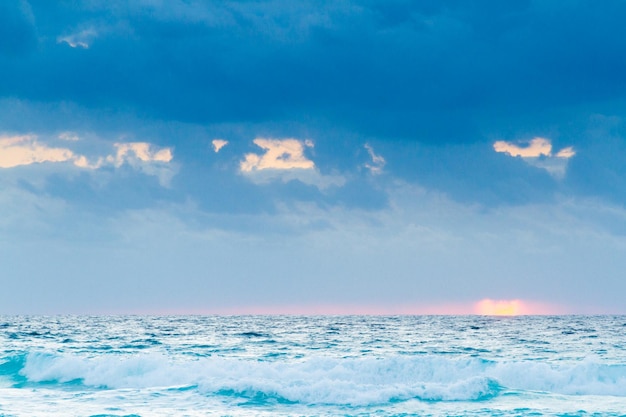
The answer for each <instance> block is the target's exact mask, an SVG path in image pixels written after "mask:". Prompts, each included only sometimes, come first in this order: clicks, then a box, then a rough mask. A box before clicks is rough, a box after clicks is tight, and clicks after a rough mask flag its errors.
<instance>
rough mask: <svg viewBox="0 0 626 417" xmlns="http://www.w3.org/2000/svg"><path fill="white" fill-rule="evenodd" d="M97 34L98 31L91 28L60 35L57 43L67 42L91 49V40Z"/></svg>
mask: <svg viewBox="0 0 626 417" xmlns="http://www.w3.org/2000/svg"><path fill="white" fill-rule="evenodd" d="M96 36H97V32H96V31H95V30H94V29H92V28H90V29H85V30H82V31H80V32H77V33H73V34H70V35H66V36H59V37H58V38H57V43H66V44H67V45H69V46H70V47H72V48H83V49H89V46H90V45H91V41H92V40H93V39H94V38H95V37H96Z"/></svg>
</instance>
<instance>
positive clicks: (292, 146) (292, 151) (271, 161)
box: [239, 138, 345, 189]
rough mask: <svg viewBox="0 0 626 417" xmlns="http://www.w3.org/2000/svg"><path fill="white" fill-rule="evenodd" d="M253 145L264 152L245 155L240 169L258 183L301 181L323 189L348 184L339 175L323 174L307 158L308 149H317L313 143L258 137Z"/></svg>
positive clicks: (291, 139)
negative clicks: (306, 150)
mask: <svg viewBox="0 0 626 417" xmlns="http://www.w3.org/2000/svg"><path fill="white" fill-rule="evenodd" d="M254 144H255V145H257V146H259V147H260V148H262V149H264V150H265V153H264V154H262V155H259V154H256V153H248V154H246V155H245V157H244V158H245V159H244V160H243V161H241V163H240V164H239V169H240V171H241V173H243V174H244V175H247V176H248V177H249V178H251V179H252V180H253V181H254V182H256V183H267V182H270V181H272V180H275V179H281V180H282V181H283V182H288V181H291V180H298V181H300V182H303V183H305V184H309V185H315V186H316V187H318V188H321V189H323V188H328V187H330V186H342V185H343V184H345V178H343V177H342V176H340V175H322V174H320V172H319V171H318V170H317V169H316V167H315V163H314V162H313V161H311V160H310V159H308V158H307V157H306V156H305V155H304V150H305V147H308V148H312V147H313V146H314V144H313V142H312V141H310V140H304V141H301V140H298V139H293V138H288V139H266V138H257V139H255V140H254Z"/></svg>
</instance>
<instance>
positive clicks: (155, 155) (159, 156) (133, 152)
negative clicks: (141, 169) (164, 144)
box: [107, 142, 173, 167]
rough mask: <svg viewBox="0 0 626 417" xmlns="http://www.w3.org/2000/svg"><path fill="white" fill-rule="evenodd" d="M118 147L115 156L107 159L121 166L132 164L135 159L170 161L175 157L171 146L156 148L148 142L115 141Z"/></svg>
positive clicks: (142, 160) (115, 145)
mask: <svg viewBox="0 0 626 417" xmlns="http://www.w3.org/2000/svg"><path fill="white" fill-rule="evenodd" d="M113 146H114V147H115V148H116V149H117V153H116V154H115V156H108V157H107V160H108V161H109V162H112V163H113V164H114V165H115V166H118V167H119V166H121V165H122V164H123V163H125V162H127V163H130V164H131V165H132V164H133V163H134V162H135V161H141V162H170V161H171V160H172V158H173V155H172V150H171V149H170V148H163V149H155V146H154V145H152V144H150V143H148V142H129V143H115V144H114V145H113Z"/></svg>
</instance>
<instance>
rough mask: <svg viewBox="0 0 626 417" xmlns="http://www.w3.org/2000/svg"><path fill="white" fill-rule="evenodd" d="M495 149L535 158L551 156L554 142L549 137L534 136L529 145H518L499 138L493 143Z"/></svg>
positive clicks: (512, 154)
mask: <svg viewBox="0 0 626 417" xmlns="http://www.w3.org/2000/svg"><path fill="white" fill-rule="evenodd" d="M493 149H494V150H495V151H496V152H504V153H508V154H509V155H511V156H521V157H522V158H533V157H538V156H541V155H545V156H550V155H551V154H552V143H550V141H549V140H548V139H544V138H534V139H532V140H531V141H529V142H528V145H527V146H518V145H516V144H514V143H511V142H505V141H503V140H499V141H497V142H495V143H494V144H493Z"/></svg>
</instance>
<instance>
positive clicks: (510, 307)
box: [133, 299, 570, 316]
mask: <svg viewBox="0 0 626 417" xmlns="http://www.w3.org/2000/svg"><path fill="white" fill-rule="evenodd" d="M568 313H570V311H569V310H568V309H566V308H564V307H563V306H559V305H555V304H547V303H541V302H535V301H528V300H519V299H512V300H491V299H483V300H481V301H478V302H456V303H439V304H420V303H415V304H413V305H408V304H404V305H395V306H383V305H363V304H361V305H357V304H298V305H296V304H292V305H247V306H230V307H225V306H220V307H214V308H211V307H205V308H197V307H196V308H166V309H159V311H135V312H133V314H165V315H187V314H191V315H225V316H230V315H329V316H334V315H372V316H383V315H509V316H515V315H553V314H568Z"/></svg>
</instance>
